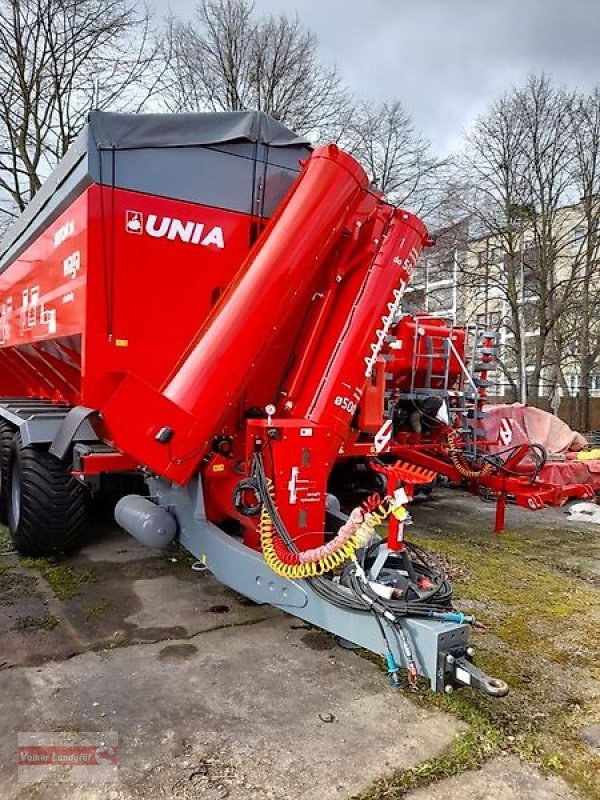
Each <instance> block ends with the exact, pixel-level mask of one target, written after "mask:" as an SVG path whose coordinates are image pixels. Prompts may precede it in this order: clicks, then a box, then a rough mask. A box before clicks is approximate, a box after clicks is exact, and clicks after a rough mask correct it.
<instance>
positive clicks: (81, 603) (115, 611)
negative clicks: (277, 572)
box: [0, 534, 277, 666]
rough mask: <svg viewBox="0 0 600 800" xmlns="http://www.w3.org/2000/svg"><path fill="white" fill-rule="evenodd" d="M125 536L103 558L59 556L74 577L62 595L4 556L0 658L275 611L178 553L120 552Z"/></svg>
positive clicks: (6, 661)
mask: <svg viewBox="0 0 600 800" xmlns="http://www.w3.org/2000/svg"><path fill="white" fill-rule="evenodd" d="M123 535H125V534H123ZM125 536H126V535H125ZM130 541H133V540H132V539H131V537H130V536H126V540H125V542H123V541H122V540H121V537H120V536H115V537H114V538H113V539H112V548H113V550H112V551H111V550H110V548H108V545H106V543H105V544H104V547H101V548H100V550H101V552H103V554H104V557H105V560H102V561H100V560H96V561H93V562H92V561H90V560H88V558H87V555H86V554H87V552H88V551H87V549H86V550H85V551H82V552H81V553H79V554H77V555H76V556H74V557H71V558H70V559H68V561H66V562H64V567H65V569H67V570H68V571H70V573H71V574H72V575H73V576H75V578H76V579H77V578H81V583H80V584H77V583H76V587H75V593H74V595H73V596H72V597H69V598H68V599H63V600H61V599H59V598H58V597H57V596H56V594H55V593H54V591H53V590H52V588H51V586H50V585H49V584H48V582H47V581H46V580H45V579H44V578H43V576H42V575H41V574H40V573H39V572H38V571H37V570H36V569H35V568H30V569H23V567H22V566H20V565H19V561H18V559H17V558H16V557H13V556H11V557H10V558H9V559H5V561H6V564H5V566H6V567H7V569H6V570H5V571H2V572H0V609H1V611H2V613H0V650H1V652H2V657H0V665H4V666H22V665H37V664H43V663H44V662H45V661H47V660H48V659H57V658H68V657H72V656H73V655H76V654H78V653H82V652H85V651H86V650H92V649H94V650H95V649H100V648H103V647H107V646H113V647H114V646H121V645H123V644H127V643H135V642H155V641H160V640H163V639H171V638H182V637H186V636H193V635H194V634H196V633H199V632H200V631H206V630H212V629H213V628H218V627H222V626H227V625H239V624H241V623H246V622H250V621H256V620H260V619H267V618H268V617H269V616H272V615H273V614H276V613H277V612H275V611H273V609H271V608H270V607H268V606H257V605H255V604H253V603H250V602H249V601H247V600H246V599H245V598H242V597H241V596H239V595H237V594H235V592H231V591H229V590H228V589H226V588H225V587H224V586H222V585H221V584H220V583H219V582H218V581H216V580H215V579H214V578H213V577H212V575H210V574H209V573H206V572H205V573H198V572H194V571H192V570H191V569H190V562H189V560H188V559H187V558H186V557H185V555H184V554H183V553H181V552H177V551H174V552H173V553H171V554H165V553H156V552H152V551H149V550H147V549H142V552H141V553H140V552H139V551H138V549H137V546H135V547H133V549H131V550H127V552H126V553H120V551H121V550H122V549H123V545H125V548H126V547H127V546H128V543H129V542H130ZM140 547H141V546H140ZM111 552H112V553H113V557H111ZM148 554H150V555H149V556H148ZM125 555H127V557H126V558H121V557H120V556H125ZM138 556H139V557H138ZM62 566H63V564H62V563H61V567H62Z"/></svg>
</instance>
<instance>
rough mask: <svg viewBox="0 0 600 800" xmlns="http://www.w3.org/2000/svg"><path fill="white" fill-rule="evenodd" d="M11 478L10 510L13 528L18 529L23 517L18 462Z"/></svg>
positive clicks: (14, 465) (13, 466)
mask: <svg viewBox="0 0 600 800" xmlns="http://www.w3.org/2000/svg"><path fill="white" fill-rule="evenodd" d="M10 477H11V481H10V510H11V517H12V523H13V527H14V528H16V527H17V526H18V524H19V517H20V516H21V480H20V475H19V467H18V464H17V462H16V461H15V463H14V464H13V465H12V471H11V476H10Z"/></svg>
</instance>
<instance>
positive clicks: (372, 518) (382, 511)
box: [258, 481, 394, 580]
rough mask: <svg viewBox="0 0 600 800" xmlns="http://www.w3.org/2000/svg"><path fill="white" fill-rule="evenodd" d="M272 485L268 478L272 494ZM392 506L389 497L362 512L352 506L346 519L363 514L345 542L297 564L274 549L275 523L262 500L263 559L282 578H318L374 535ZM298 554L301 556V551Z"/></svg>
mask: <svg viewBox="0 0 600 800" xmlns="http://www.w3.org/2000/svg"><path fill="white" fill-rule="evenodd" d="M272 486H273V484H272V482H271V481H268V488H269V494H270V495H271V497H272V496H273V492H272ZM393 508H394V506H393V503H392V502H391V501H388V502H386V501H384V502H382V503H381V504H380V505H379V506H378V507H377V508H375V509H374V510H372V511H368V512H363V511H362V510H361V509H354V511H353V512H352V514H351V515H350V517H349V520H352V519H353V520H354V521H357V520H358V519H360V517H362V521H360V522H357V524H356V529H355V530H354V532H353V533H352V535H351V536H350V538H349V539H348V540H347V541H346V542H344V543H343V544H341V545H340V546H339V547H338V548H336V549H335V550H334V551H333V552H331V553H328V554H327V555H325V556H323V557H322V558H318V559H316V560H314V561H306V562H304V563H299V564H286V563H285V561H282V560H281V558H280V557H279V556H278V554H277V552H276V550H275V545H274V542H273V537H274V536H275V535H276V532H275V526H274V524H273V520H272V519H271V516H270V514H269V512H268V511H267V508H266V506H265V504H264V503H263V505H262V509H261V512H260V522H259V526H258V530H259V534H260V544H261V548H262V552H263V556H264V559H265V561H266V562H267V564H268V565H269V567H270V568H271V569H272V570H273V572H274V573H275V574H276V575H279V576H280V577H282V578H290V579H291V580H300V579H302V578H318V577H320V576H321V575H323V574H325V573H326V572H331V571H332V570H334V569H336V568H337V567H340V566H341V565H342V564H345V563H346V561H349V560H350V559H353V558H354V557H355V554H356V551H357V550H358V549H359V548H361V547H364V546H365V545H366V544H368V542H370V541H371V539H372V538H373V537H374V536H375V528H376V527H377V525H381V524H382V523H383V522H384V521H385V520H386V519H387V518H388V517H389V515H390V514H391V513H392V511H393ZM359 515H360V516H359ZM338 535H339V534H338ZM334 541H335V540H334ZM300 555H301V556H302V555H303V554H300Z"/></svg>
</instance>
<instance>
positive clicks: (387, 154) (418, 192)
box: [340, 100, 445, 214]
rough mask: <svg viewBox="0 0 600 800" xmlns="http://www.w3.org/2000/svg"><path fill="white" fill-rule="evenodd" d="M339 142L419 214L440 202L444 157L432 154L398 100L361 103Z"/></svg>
mask: <svg viewBox="0 0 600 800" xmlns="http://www.w3.org/2000/svg"><path fill="white" fill-rule="evenodd" d="M340 141H341V143H342V144H343V145H344V146H345V147H346V148H347V149H348V150H350V151H351V152H352V153H353V154H354V155H355V156H356V157H357V158H358V160H359V161H360V162H361V163H362V164H363V166H364V167H365V168H366V170H367V172H368V173H369V175H370V177H371V180H372V181H373V183H374V185H375V186H377V188H378V189H381V191H382V192H384V193H385V194H386V195H387V196H388V197H389V198H390V199H391V200H393V202H395V203H398V204H399V205H403V206H407V207H410V208H411V210H413V211H415V212H416V213H420V214H426V213H430V214H431V213H432V212H433V210H434V209H436V208H437V207H438V206H439V204H440V202H441V200H442V195H441V191H442V190H443V187H444V186H445V181H444V180H443V179H442V170H443V169H444V167H445V162H443V161H440V160H439V159H437V158H435V157H434V155H433V154H432V152H431V146H430V144H429V142H428V141H426V140H425V139H423V138H422V137H421V136H420V135H419V134H418V133H417V132H416V130H415V127H414V125H413V122H412V120H411V118H410V116H409V115H408V113H407V112H406V110H405V109H404V108H403V106H402V104H401V103H400V101H399V100H394V101H393V102H390V103H383V104H382V105H379V106H376V105H372V104H370V103H364V102H363V103H361V104H359V105H358V106H357V107H356V108H355V109H354V110H353V112H352V113H351V115H350V116H349V118H348V120H347V121H346V122H345V123H344V129H343V131H342V132H341V137H340Z"/></svg>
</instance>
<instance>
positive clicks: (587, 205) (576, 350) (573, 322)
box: [567, 89, 600, 430]
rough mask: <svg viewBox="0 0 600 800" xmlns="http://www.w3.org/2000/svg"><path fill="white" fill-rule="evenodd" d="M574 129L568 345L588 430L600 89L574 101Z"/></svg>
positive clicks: (599, 326) (595, 332)
mask: <svg viewBox="0 0 600 800" xmlns="http://www.w3.org/2000/svg"><path fill="white" fill-rule="evenodd" d="M571 129H572V137H573V143H574V147H575V157H574V164H573V177H574V182H575V185H576V187H577V190H578V195H579V197H580V198H581V199H580V203H579V209H580V219H579V220H578V222H577V226H576V228H575V230H576V231H579V235H578V239H579V249H578V252H577V255H576V260H577V265H576V266H577V279H576V285H575V291H574V292H573V296H572V302H571V309H570V311H571V313H570V315H569V323H570V325H569V329H568V335H567V340H568V344H569V345H570V348H571V350H572V352H573V355H576V356H577V359H578V362H579V363H578V367H579V369H578V372H579V400H580V402H579V419H578V426H579V428H580V429H581V430H589V429H590V426H591V419H590V389H591V388H592V387H591V386H590V383H591V379H592V375H593V373H594V371H595V369H596V367H597V364H598V360H599V358H600V322H599V313H600V265H599V263H598V255H599V248H600V89H596V90H595V91H594V92H592V93H591V94H590V95H587V96H586V95H582V94H579V95H577V96H576V97H574V98H573V102H572V105H571Z"/></svg>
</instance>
